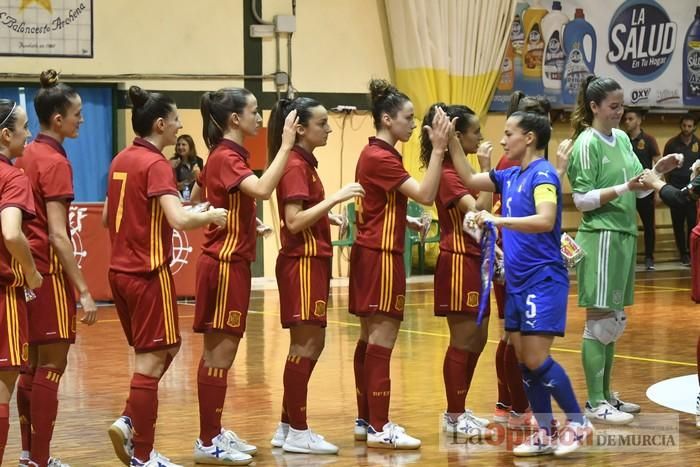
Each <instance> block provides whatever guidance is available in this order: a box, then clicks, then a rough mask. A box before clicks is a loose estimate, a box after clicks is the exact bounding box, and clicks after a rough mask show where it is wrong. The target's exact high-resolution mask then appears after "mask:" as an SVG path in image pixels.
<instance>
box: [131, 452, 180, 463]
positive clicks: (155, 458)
mask: <svg viewBox="0 0 700 467" xmlns="http://www.w3.org/2000/svg"><path fill="white" fill-rule="evenodd" d="M129 465H130V466H132V467H184V466H182V465H180V464H176V463H174V462H170V459H168V458H167V457H165V456H164V455H162V454H161V453H159V452H157V451H156V450H155V449H154V450H153V451H151V455H150V457H149V459H148V460H147V461H145V462H144V461H141V460H139V459H137V458H135V457H132V458H131V463H130V464H129Z"/></svg>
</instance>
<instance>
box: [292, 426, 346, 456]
mask: <svg viewBox="0 0 700 467" xmlns="http://www.w3.org/2000/svg"><path fill="white" fill-rule="evenodd" d="M282 449H284V450H285V451H286V452H298V453H300V454H337V453H338V446H336V445H334V444H331V443H329V442H328V441H326V440H325V439H323V436H319V435H317V434H316V433H314V432H313V431H311V430H310V429H306V430H295V429H294V428H292V427H289V433H288V434H287V439H286V440H285V441H284V446H282Z"/></svg>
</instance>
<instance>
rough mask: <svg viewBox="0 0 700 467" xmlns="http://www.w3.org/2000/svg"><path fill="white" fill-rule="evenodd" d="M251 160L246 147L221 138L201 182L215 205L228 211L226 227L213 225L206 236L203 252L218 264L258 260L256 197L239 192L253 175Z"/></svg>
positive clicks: (210, 156) (212, 152) (208, 197)
mask: <svg viewBox="0 0 700 467" xmlns="http://www.w3.org/2000/svg"><path fill="white" fill-rule="evenodd" d="M249 157H250V154H249V153H248V150H247V149H246V148H244V147H243V146H241V145H239V144H236V143H235V142H233V141H231V140H229V139H222V140H221V142H220V143H219V144H218V145H217V146H216V147H215V148H214V149H213V150H212V151H211V153H210V154H209V158H208V159H207V164H206V165H205V166H204V170H202V173H201V176H200V178H199V180H198V183H200V184H201V185H202V186H203V187H204V194H205V196H206V199H207V201H209V203H211V205H212V206H214V207H215V208H225V209H228V220H227V222H226V227H223V228H221V227H217V226H215V225H210V226H209V227H208V228H207V230H206V231H205V233H204V237H205V238H204V244H203V245H202V251H203V252H204V253H205V254H207V255H209V256H211V257H212V258H215V259H218V260H219V261H232V260H235V259H243V260H246V261H255V244H256V242H257V234H256V232H255V225H256V213H255V198H252V197H250V196H248V195H246V194H245V193H243V192H242V191H241V190H240V185H241V182H242V181H243V180H244V179H245V178H247V177H250V176H251V175H253V171H252V170H251V169H250V166H249V165H248V158H249Z"/></svg>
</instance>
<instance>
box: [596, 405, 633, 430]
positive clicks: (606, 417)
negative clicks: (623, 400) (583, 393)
mask: <svg viewBox="0 0 700 467" xmlns="http://www.w3.org/2000/svg"><path fill="white" fill-rule="evenodd" d="M585 412H586V417H588V418H589V419H590V420H591V421H595V422H600V423H609V424H611V425H627V424H628V423H631V422H632V421H633V420H634V415H632V414H629V413H625V412H621V411H619V410H617V409H616V408H615V407H613V406H612V405H610V402H608V401H601V402H600V403H598V405H597V406H595V407H593V406H591V403H590V402H586V408H585Z"/></svg>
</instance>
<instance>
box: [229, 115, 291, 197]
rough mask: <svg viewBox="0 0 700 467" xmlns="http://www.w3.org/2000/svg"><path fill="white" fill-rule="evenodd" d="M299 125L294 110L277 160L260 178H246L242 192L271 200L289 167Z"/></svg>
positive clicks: (286, 121)
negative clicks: (286, 168)
mask: <svg viewBox="0 0 700 467" xmlns="http://www.w3.org/2000/svg"><path fill="white" fill-rule="evenodd" d="M298 124H299V119H298V118H297V111H296V110H292V111H291V112H289V115H287V118H286V119H285V120H284V128H283V129H282V145H281V146H280V149H279V151H277V155H276V156H275V160H273V161H272V164H270V166H269V167H268V168H267V170H266V171H265V173H264V174H262V176H261V177H260V178H258V177H257V176H256V175H251V176H250V177H246V178H245V179H244V180H243V181H242V182H241V185H240V190H241V191H242V192H243V193H245V194H246V195H248V196H250V197H251V198H259V199H270V196H271V195H272V192H273V191H274V189H275V187H276V186H277V184H278V183H279V181H280V178H282V174H283V173H284V168H285V167H286V166H287V159H288V158H289V151H291V150H292V147H293V146H294V141H295V139H296V128H297V126H298Z"/></svg>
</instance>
